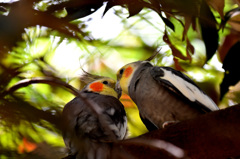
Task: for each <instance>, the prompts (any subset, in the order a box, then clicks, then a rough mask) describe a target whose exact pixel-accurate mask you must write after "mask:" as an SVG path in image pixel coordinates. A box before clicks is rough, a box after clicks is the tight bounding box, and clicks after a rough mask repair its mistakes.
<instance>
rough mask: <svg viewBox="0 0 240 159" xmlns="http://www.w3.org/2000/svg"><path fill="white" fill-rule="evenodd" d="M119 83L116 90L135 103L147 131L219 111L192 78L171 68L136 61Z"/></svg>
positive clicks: (120, 75)
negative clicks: (126, 95)
mask: <svg viewBox="0 0 240 159" xmlns="http://www.w3.org/2000/svg"><path fill="white" fill-rule="evenodd" d="M117 79H118V81H117V85H116V87H117V89H118V90H122V91H123V92H125V93H126V94H128V95H129V96H130V97H131V99H132V100H133V101H134V102H135V104H136V105H137V107H138V109H139V112H140V117H141V119H142V121H143V123H144V124H145V126H146V127H147V128H148V130H154V129H158V128H160V127H162V126H163V124H166V123H169V122H174V121H182V120H186V119H190V118H194V117H197V116H198V115H201V114H204V113H206V112H210V111H213V110H218V109H219V108H218V107H217V106H216V104H215V103H214V102H213V101H212V100H211V99H210V97H208V96H207V95H206V94H205V93H204V92H203V91H202V90H201V89H200V88H199V87H198V86H197V85H196V84H195V83H194V82H193V81H192V80H191V79H190V78H188V77H187V76H186V75H184V74H183V73H181V72H179V71H176V70H174V69H172V68H170V67H156V66H153V65H152V64H151V63H150V62H148V61H137V62H133V63H130V64H127V65H125V66H123V67H122V68H121V69H120V70H119V71H118V73H117Z"/></svg>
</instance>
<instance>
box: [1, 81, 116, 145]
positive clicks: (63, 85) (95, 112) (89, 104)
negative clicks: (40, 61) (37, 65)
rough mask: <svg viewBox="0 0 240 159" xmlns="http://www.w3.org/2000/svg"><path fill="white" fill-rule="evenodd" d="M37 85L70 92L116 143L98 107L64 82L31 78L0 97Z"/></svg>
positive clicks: (17, 84) (20, 82)
mask: <svg viewBox="0 0 240 159" xmlns="http://www.w3.org/2000/svg"><path fill="white" fill-rule="evenodd" d="M39 83H45V84H55V85H59V86H62V87H65V88H67V89H69V90H70V91H71V93H72V94H74V95H75V96H77V97H79V98H80V99H81V100H83V101H84V102H85V103H86V104H87V105H88V106H89V107H90V108H91V109H92V111H93V113H94V114H95V115H96V117H97V118H98V119H99V122H100V123H101V125H102V127H103V128H104V130H105V131H107V132H108V133H109V135H110V136H111V138H112V139H113V141H116V136H115V135H114V134H113V132H112V131H111V129H110V128H109V125H108V124H107V123H106V121H105V120H104V119H103V117H102V112H101V110H100V109H99V107H98V105H97V104H96V103H94V102H92V101H90V100H88V99H87V98H86V97H85V96H84V95H83V94H81V92H80V91H79V90H77V89H76V88H74V87H73V86H71V85H69V84H68V83H66V82H63V81H61V80H59V79H56V78H52V77H44V78H40V77H37V78H32V79H24V80H21V81H19V82H17V83H16V84H15V85H13V86H12V87H10V88H9V89H7V90H6V91H4V92H3V93H1V94H0V96H1V97H4V96H6V95H8V94H11V93H13V92H14V91H16V90H18V89H20V88H23V87H27V86H28V85H30V84H39Z"/></svg>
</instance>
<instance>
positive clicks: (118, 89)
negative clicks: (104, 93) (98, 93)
mask: <svg viewBox="0 0 240 159" xmlns="http://www.w3.org/2000/svg"><path fill="white" fill-rule="evenodd" d="M115 91H116V92H117V94H118V99H119V98H120V97H121V95H122V88H121V86H120V83H119V81H117V83H116V85H115Z"/></svg>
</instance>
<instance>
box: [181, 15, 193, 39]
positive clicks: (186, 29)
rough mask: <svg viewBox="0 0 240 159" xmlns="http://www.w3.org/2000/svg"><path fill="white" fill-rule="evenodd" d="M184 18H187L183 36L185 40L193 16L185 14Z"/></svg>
mask: <svg viewBox="0 0 240 159" xmlns="http://www.w3.org/2000/svg"><path fill="white" fill-rule="evenodd" d="M184 19H185V25H184V30H183V37H182V39H183V40H184V39H185V36H186V34H187V31H188V29H189V27H190V26H191V23H192V19H193V18H192V17H190V16H185V17H184Z"/></svg>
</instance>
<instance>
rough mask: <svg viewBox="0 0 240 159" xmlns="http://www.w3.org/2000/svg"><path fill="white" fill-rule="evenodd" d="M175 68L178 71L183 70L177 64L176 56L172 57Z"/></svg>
mask: <svg viewBox="0 0 240 159" xmlns="http://www.w3.org/2000/svg"><path fill="white" fill-rule="evenodd" d="M173 61H174V66H175V69H176V70H178V71H185V70H184V69H183V68H182V66H181V65H180V64H179V61H178V59H177V58H176V57H173Z"/></svg>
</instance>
